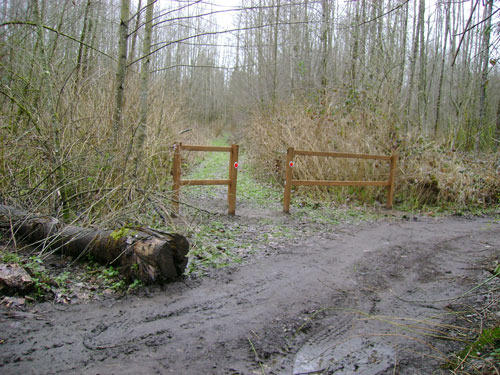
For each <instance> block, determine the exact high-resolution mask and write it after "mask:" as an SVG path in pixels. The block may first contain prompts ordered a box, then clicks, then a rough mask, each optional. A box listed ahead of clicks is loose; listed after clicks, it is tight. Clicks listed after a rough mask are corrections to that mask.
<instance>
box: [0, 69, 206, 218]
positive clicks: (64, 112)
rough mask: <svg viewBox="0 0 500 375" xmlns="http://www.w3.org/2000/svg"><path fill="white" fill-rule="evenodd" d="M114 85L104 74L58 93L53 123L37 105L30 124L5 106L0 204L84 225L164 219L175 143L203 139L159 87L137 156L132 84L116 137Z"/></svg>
mask: <svg viewBox="0 0 500 375" xmlns="http://www.w3.org/2000/svg"><path fill="white" fill-rule="evenodd" d="M98 74H99V75H98ZM112 82H113V76H112V74H111V73H109V72H102V73H95V75H94V76H93V77H91V78H89V79H88V80H86V81H83V82H80V84H79V86H78V89H69V88H66V89H64V90H63V89H61V91H60V93H59V96H58V98H57V109H56V110H57V116H54V114H53V113H48V112H49V110H50V109H49V108H48V107H43V106H39V107H38V108H36V115H37V116H36V118H34V119H26V118H24V117H23V118H20V117H19V116H18V113H19V111H18V108H17V107H16V106H12V105H10V104H11V103H7V104H6V105H4V108H3V111H2V127H1V128H0V137H1V140H2V146H1V149H0V172H1V175H2V178H1V181H0V198H1V201H2V203H5V204H11V205H16V206H20V207H23V208H25V209H29V210H33V211H37V212H41V213H45V214H50V215H59V216H61V215H62V216H65V218H66V220H72V221H78V222H79V223H82V224H98V223H99V224H106V225H108V224H109V225H116V223H122V224H126V223H131V224H133V223H134V222H138V223H140V222H144V218H145V216H146V215H152V216H156V219H158V220H164V219H166V217H167V216H168V212H169V211H170V207H169V197H170V190H171V176H170V163H171V160H172V144H173V142H174V141H183V142H190V141H192V142H198V139H205V138H207V137H209V136H208V135H207V134H206V130H204V127H203V126H197V125H196V124H193V123H191V122H190V121H189V120H188V117H187V115H186V113H187V111H186V109H185V108H186V106H184V105H183V100H182V98H180V97H178V96H175V95H174V93H172V92H170V91H169V90H168V89H167V88H166V87H165V83H161V82H157V83H153V86H152V88H151V92H150V110H149V112H148V120H147V124H148V125H147V134H146V138H145V139H146V140H145V144H144V145H143V146H142V147H141V148H140V149H138V148H137V147H136V137H137V129H138V120H139V119H138V112H139V111H138V104H139V95H138V93H139V90H138V87H139V84H138V79H137V78H136V77H134V76H132V77H130V78H129V80H128V85H127V88H126V93H127V94H126V102H125V107H124V110H123V121H122V127H121V129H120V130H119V132H118V133H116V132H114V130H113V127H112V125H111V117H112V112H113V103H114V98H113V87H112ZM27 100H28V98H27ZM42 102H43V101H42ZM54 119H57V124H55V125H56V126H54V123H53V122H52V123H51V121H54ZM33 120H35V121H33ZM186 129H191V130H190V131H188V132H183V131H184V130H186ZM181 133H182V134H181ZM56 138H57V140H58V141H57V142H56V141H55V139H56ZM61 176H62V178H61Z"/></svg>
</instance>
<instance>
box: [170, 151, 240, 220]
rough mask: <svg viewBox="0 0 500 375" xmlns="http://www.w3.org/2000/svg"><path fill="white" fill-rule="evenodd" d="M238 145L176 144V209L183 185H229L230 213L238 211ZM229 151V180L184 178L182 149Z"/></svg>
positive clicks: (174, 169) (174, 198)
mask: <svg viewBox="0 0 500 375" xmlns="http://www.w3.org/2000/svg"><path fill="white" fill-rule="evenodd" d="M238 148H239V146H238V145H231V146H187V145H183V144H182V143H176V144H175V145H174V165H173V172H172V175H173V179H174V185H173V191H174V197H173V202H174V209H175V211H176V212H177V213H178V212H179V190H180V188H181V186H182V185H227V203H228V206H229V209H228V214H229V215H234V214H235V212H236V181H237V177H238ZM184 150H185V151H206V152H229V153H230V157H229V177H228V179H227V180H182V179H181V173H182V172H181V151H184Z"/></svg>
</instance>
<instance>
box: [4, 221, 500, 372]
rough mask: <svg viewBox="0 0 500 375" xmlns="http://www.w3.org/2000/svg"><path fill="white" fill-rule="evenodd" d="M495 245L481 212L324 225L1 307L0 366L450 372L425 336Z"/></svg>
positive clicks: (449, 314)
mask: <svg viewBox="0 0 500 375" xmlns="http://www.w3.org/2000/svg"><path fill="white" fill-rule="evenodd" d="M283 220H286V218H285V219H283ZM499 255H500V223H499V222H498V220H496V221H495V220H493V219H489V218H469V219H466V218H454V217H450V218H418V219H416V218H415V220H414V219H411V220H404V219H396V220H392V221H390V222H379V223H364V224H358V225H345V226H338V227H332V228H331V230H329V231H324V232H321V233H316V234H315V235H314V236H313V237H310V238H305V237H304V238H302V239H300V240H294V241H291V243H289V244H287V245H286V246H281V247H279V250H277V251H275V252H274V253H271V254H270V255H268V256H265V257H264V256H262V257H254V258H252V259H251V260H248V261H246V262H244V263H243V264H242V265H238V266H231V267H228V268H223V269H221V270H218V271H217V272H215V273H214V274H213V275H211V276H209V277H206V278H202V279H198V280H185V281H183V282H177V283H173V284H169V285H167V286H166V287H164V288H163V290H159V289H158V290H154V291H152V292H151V294H150V295H149V296H148V297H145V296H142V297H138V296H132V297H127V298H126V299H121V300H113V299H110V300H106V301H104V302H96V303H90V304H81V305H71V306H61V305H52V304H41V305H37V306H35V307H34V308H32V310H31V311H29V312H12V311H8V310H2V311H0V312H1V315H0V332H1V333H0V335H1V336H0V373H2V374H59V373H65V374H70V373H71V374H169V373H172V374H187V375H189V374H193V375H194V374H294V375H298V374H363V375H377V374H393V373H396V374H431V373H446V371H445V370H443V369H441V368H440V364H441V361H440V357H442V354H449V352H450V350H453V349H457V348H458V347H459V346H457V345H456V344H455V343H454V341H453V340H451V341H450V340H439V339H437V338H435V337H433V336H440V335H442V334H443V332H448V331H449V330H447V326H445V324H447V323H453V321H454V317H453V316H454V314H453V311H454V310H455V309H458V308H459V306H461V304H462V303H465V302H467V303H474V302H475V301H476V302H477V301H478V300H482V301H484V299H487V298H489V297H488V296H487V295H486V296H485V295H478V294H477V293H476V292H478V290H479V289H476V290H473V291H472V292H470V293H468V291H471V289H472V288H474V286H476V285H477V284H478V282H480V281H482V280H485V279H487V278H488V273H487V272H486V271H484V270H483V269H482V267H481V264H482V262H484V261H485V260H486V259H488V258H489V259H491V257H493V256H496V257H498V256H499ZM490 276H491V274H490ZM464 294H467V296H466V297H463V298H460V299H456V297H458V296H462V295H464ZM493 302H495V301H493ZM496 302H497V305H496V306H497V309H498V301H496ZM447 334H450V333H449V332H448V333H447Z"/></svg>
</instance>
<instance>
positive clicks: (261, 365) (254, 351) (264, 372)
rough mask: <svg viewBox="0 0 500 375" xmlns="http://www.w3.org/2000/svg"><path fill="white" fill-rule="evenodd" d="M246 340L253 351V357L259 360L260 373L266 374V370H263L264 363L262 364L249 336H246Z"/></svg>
mask: <svg viewBox="0 0 500 375" xmlns="http://www.w3.org/2000/svg"><path fill="white" fill-rule="evenodd" d="M247 339H248V342H249V343H250V347H251V348H252V351H253V353H254V354H255V359H256V360H257V361H258V362H259V366H260V371H262V375H266V371H265V370H264V365H263V364H262V361H261V360H260V359H259V355H258V354H257V350H255V346H254V345H253V342H252V340H250V337H247Z"/></svg>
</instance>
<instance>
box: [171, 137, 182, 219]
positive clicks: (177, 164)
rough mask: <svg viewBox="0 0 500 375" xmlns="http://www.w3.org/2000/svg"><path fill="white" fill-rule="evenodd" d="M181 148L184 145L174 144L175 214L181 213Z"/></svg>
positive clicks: (173, 188)
mask: <svg viewBox="0 0 500 375" xmlns="http://www.w3.org/2000/svg"><path fill="white" fill-rule="evenodd" d="M181 148H182V143H176V144H174V165H173V167H172V168H173V170H172V176H173V179H174V185H173V187H172V190H173V207H174V210H175V213H177V214H178V213H179V198H180V196H179V190H180V188H181Z"/></svg>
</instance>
